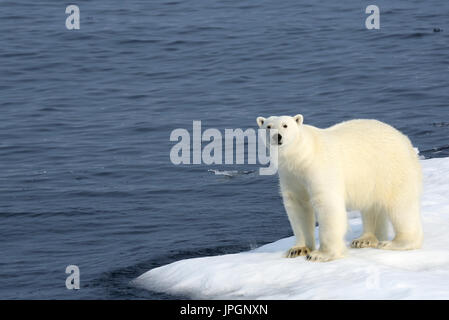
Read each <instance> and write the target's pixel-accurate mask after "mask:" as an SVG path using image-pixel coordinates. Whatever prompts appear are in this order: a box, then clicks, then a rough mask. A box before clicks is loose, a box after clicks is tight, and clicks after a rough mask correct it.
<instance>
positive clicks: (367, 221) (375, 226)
mask: <svg viewBox="0 0 449 320" xmlns="http://www.w3.org/2000/svg"><path fill="white" fill-rule="evenodd" d="M362 222H363V234H362V235H361V236H360V237H358V238H357V239H354V240H352V242H351V248H376V247H377V245H378V244H379V240H386V239H387V231H388V221H387V217H386V215H385V214H384V213H383V212H382V211H381V210H379V209H371V210H364V211H362Z"/></svg>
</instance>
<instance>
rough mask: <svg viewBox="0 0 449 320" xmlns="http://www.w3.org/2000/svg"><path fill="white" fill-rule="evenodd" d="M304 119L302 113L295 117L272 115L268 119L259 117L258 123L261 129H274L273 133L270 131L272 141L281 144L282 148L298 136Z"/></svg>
mask: <svg viewBox="0 0 449 320" xmlns="http://www.w3.org/2000/svg"><path fill="white" fill-rule="evenodd" d="M303 119H304V118H303V116H302V115H301V114H298V115H296V116H294V117H290V116H280V117H275V116H271V117H269V118H267V119H265V118H264V117H257V124H258V125H259V128H261V129H267V130H270V131H272V132H273V133H270V143H271V144H275V145H279V146H280V147H281V148H282V147H286V146H288V145H289V144H291V143H292V142H293V141H295V140H296V139H297V138H298V136H299V134H300V131H301V126H302V123H303ZM273 129H274V130H273Z"/></svg>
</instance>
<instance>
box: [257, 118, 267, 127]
mask: <svg viewBox="0 0 449 320" xmlns="http://www.w3.org/2000/svg"><path fill="white" fill-rule="evenodd" d="M265 120H266V119H265V118H264V117H257V119H256V121H257V124H258V125H259V128H261V127H262V126H263V124H264V123H265Z"/></svg>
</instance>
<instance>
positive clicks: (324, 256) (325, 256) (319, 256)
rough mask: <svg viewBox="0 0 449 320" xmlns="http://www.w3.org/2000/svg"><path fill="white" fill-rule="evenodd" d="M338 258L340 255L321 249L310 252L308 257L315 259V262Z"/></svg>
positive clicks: (310, 259)
mask: <svg viewBox="0 0 449 320" xmlns="http://www.w3.org/2000/svg"><path fill="white" fill-rule="evenodd" d="M337 258H338V256H336V255H334V254H330V253H326V252H322V251H319V250H315V251H312V252H310V253H309V254H308V255H307V257H306V259H307V261H314V262H327V261H331V260H334V259H337Z"/></svg>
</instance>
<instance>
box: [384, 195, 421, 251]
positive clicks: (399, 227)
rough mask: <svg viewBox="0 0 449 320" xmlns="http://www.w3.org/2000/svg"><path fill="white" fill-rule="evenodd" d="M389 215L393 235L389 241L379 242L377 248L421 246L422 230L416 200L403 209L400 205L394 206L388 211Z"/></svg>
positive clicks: (400, 248)
mask: <svg viewBox="0 0 449 320" xmlns="http://www.w3.org/2000/svg"><path fill="white" fill-rule="evenodd" d="M389 217H390V220H391V223H392V225H393V229H394V232H395V237H394V239H393V240H391V241H381V242H379V245H378V248H379V249H386V250H413V249H419V248H421V245H422V239H423V232H422V226H421V216H420V212H419V202H418V201H416V202H415V203H412V204H410V205H408V206H407V207H406V209H405V210H404V209H402V208H401V207H398V208H394V209H393V210H391V212H389Z"/></svg>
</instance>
